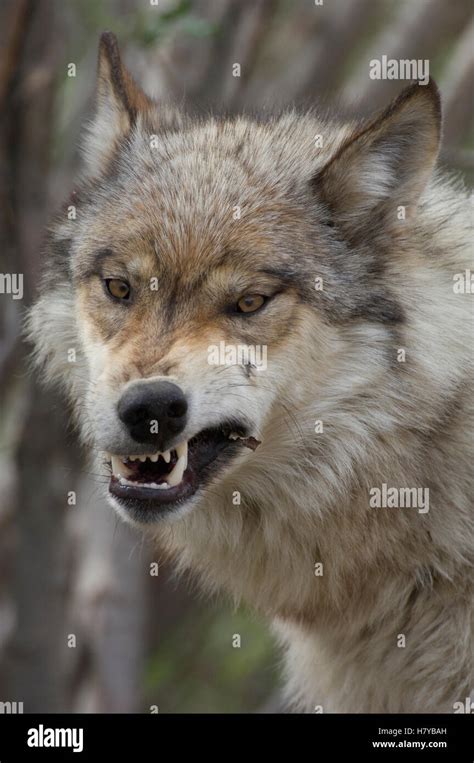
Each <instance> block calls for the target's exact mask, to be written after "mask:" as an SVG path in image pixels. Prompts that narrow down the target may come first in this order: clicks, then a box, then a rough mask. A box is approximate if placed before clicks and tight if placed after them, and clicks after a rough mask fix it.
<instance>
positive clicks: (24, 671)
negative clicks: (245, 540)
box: [0, 0, 71, 711]
mask: <svg viewBox="0 0 474 763" xmlns="http://www.w3.org/2000/svg"><path fill="white" fill-rule="evenodd" d="M2 21H3V23H2V28H3V35H4V40H3V46H2V58H1V64H0V71H1V76H0V98H1V115H2V116H1V133H0V156H1V177H0V193H1V198H2V221H1V222H2V230H1V236H2V251H3V256H4V264H2V267H3V268H4V269H5V272H9V273H18V274H20V273H21V274H23V276H24V298H23V302H22V306H24V305H25V304H27V303H28V301H29V299H30V296H31V292H32V290H33V287H34V282H35V278H36V273H37V268H38V252H39V249H40V242H41V238H42V235H43V227H44V224H45V221H46V218H47V214H48V205H47V187H46V178H47V176H48V159H49V141H50V136H51V133H52V130H51V127H52V116H53V98H54V72H55V62H56V55H57V44H56V40H57V30H56V27H55V15H54V3H52V2H48V0H40V2H32V1H31V0H20V2H6V3H5V2H4V3H3V4H2ZM12 302H13V300H11V297H9V296H7V295H2V306H3V313H4V315H6V317H7V320H6V323H5V325H6V329H7V332H6V334H5V335H4V336H2V351H3V355H2V360H3V363H4V368H3V369H2V371H3V374H2V378H1V393H2V408H3V410H4V417H2V423H3V426H4V427H5V428H4V430H3V432H2V434H3V435H4V438H3V443H4V452H3V474H8V475H9V483H10V484H9V488H10V489H9V490H8V491H7V493H6V494H3V495H2V498H3V499H4V501H5V503H4V505H3V507H2V516H3V517H4V520H5V527H4V530H5V535H4V541H3V542H4V543H7V544H8V546H9V557H8V559H9V564H8V571H5V572H6V574H8V575H9V577H10V584H11V586H10V595H11V597H12V598H11V600H10V601H9V607H8V612H9V615H10V628H9V631H8V635H7V636H6V638H5V640H4V642H3V644H2V646H3V650H2V652H1V654H0V675H1V677H2V683H1V694H2V698H3V699H7V700H13V701H15V700H16V701H22V702H23V703H24V709H25V711H40V710H46V711H55V710H56V711H57V710H60V709H61V707H62V702H63V686H62V681H61V678H62V676H61V672H60V671H59V670H58V648H59V646H60V644H59V641H60V639H61V627H60V624H61V618H62V602H63V601H64V594H65V571H66V570H65V562H64V550H65V548H64V542H63V516H64V511H65V508H66V505H67V503H66V495H67V492H66V491H67V490H68V489H71V488H70V487H69V485H70V478H69V476H68V475H67V474H66V472H65V470H64V466H65V460H64V453H65V448H64V443H65V432H64V427H63V421H64V416H63V415H62V414H61V413H58V412H56V411H55V410H54V404H53V398H52V397H51V396H50V395H49V394H48V395H46V394H44V393H43V392H40V391H39V389H38V388H37V385H36V383H35V382H34V381H33V379H31V378H29V377H28V375H27V371H26V368H27V364H28V362H29V356H28V355H29V353H28V349H27V348H25V347H24V346H23V345H22V344H21V341H20V319H21V316H20V311H19V310H18V309H17V305H18V304H19V303H18V302H16V304H14V305H13V310H14V311H15V314H14V315H12ZM7 372H8V375H7ZM45 432H47V437H46V438H45V436H44V433H45ZM69 452H70V450H69ZM5 539H6V540H5Z"/></svg>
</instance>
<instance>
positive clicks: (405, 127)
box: [311, 79, 441, 224]
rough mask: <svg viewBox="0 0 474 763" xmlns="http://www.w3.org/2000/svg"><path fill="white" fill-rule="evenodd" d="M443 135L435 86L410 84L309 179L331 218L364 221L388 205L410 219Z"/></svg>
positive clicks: (433, 163)
mask: <svg viewBox="0 0 474 763" xmlns="http://www.w3.org/2000/svg"><path fill="white" fill-rule="evenodd" d="M440 134H441V107H440V97H439V92H438V88H437V87H436V84H435V83H434V81H433V80H432V79H430V81H429V83H428V84H427V85H418V84H414V85H410V86H409V87H408V88H406V89H405V90H403V91H402V93H401V94H400V95H399V96H398V98H396V99H395V100H394V101H393V102H392V103H391V104H390V106H389V107H388V108H387V109H386V110H385V111H383V112H382V113H381V114H380V115H379V116H377V117H376V118H375V119H373V120H372V121H370V122H369V123H368V124H367V125H365V126H363V127H362V128H361V129H360V130H358V131H357V132H356V133H355V134H354V135H352V136H350V137H349V138H348V139H347V140H346V141H345V143H343V145H342V146H341V147H340V148H339V150H338V151H337V152H336V154H335V155H334V156H333V157H332V159H330V161H329V162H328V163H327V164H326V165H325V166H324V167H323V168H322V169H321V170H320V171H319V172H318V173H317V175H316V176H315V177H314V178H313V179H312V181H311V185H312V189H313V191H314V192H315V193H316V194H318V195H319V196H320V198H322V200H323V201H324V202H325V204H326V205H327V207H328V208H329V211H330V212H331V214H332V215H333V217H334V219H335V220H336V221H337V220H339V221H340V222H342V224H344V222H346V223H348V224H350V223H351V222H353V223H354V222H357V221H358V220H359V221H361V222H363V221H364V220H365V222H367V221H368V219H369V216H370V213H371V212H372V211H373V210H374V209H375V208H376V207H377V206H378V205H379V204H381V203H383V202H385V201H389V202H390V204H392V205H393V208H395V211H396V209H397V207H398V206H404V207H405V209H406V216H407V217H408V216H409V215H410V214H411V213H413V212H414V210H415V209H416V205H417V203H418V200H419V197H420V194H421V193H422V191H423V189H424V187H425V185H426V184H427V182H428V180H429V178H430V175H431V172H432V170H433V168H434V165H435V163H436V159H437V156H438V150H439V142H440Z"/></svg>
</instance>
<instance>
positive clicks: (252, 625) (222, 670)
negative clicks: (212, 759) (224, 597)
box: [145, 604, 277, 713]
mask: <svg viewBox="0 0 474 763" xmlns="http://www.w3.org/2000/svg"><path fill="white" fill-rule="evenodd" d="M203 606H204V605H202V604H201V605H200V606H199V608H195V609H193V611H192V612H191V613H189V614H188V615H187V616H186V619H185V620H183V621H180V623H179V630H178V632H173V633H171V634H169V635H167V637H166V639H165V640H164V641H163V644H162V645H161V646H160V648H159V649H158V650H157V651H156V652H155V654H154V655H152V657H151V659H150V662H149V665H148V669H147V675H146V679H145V693H146V696H147V702H148V704H150V705H151V704H156V705H158V706H159V708H160V712H163V713H167V712H180V713H186V712H202V713H212V712H227V713H238V712H243V713H246V712H254V711H255V710H258V709H259V707H260V706H261V705H262V704H263V703H264V702H265V700H266V699H267V698H268V696H269V695H270V694H271V693H272V690H273V689H274V688H275V685H276V678H277V659H276V654H275V650H274V647H273V644H272V641H271V638H270V636H269V634H268V629H267V628H265V627H264V626H263V625H262V624H261V623H260V622H258V621H257V620H256V619H255V617H253V616H250V615H249V614H248V613H247V612H245V611H244V610H242V609H239V610H237V611H235V612H234V611H228V610H222V611H218V612H216V611H215V610H209V609H204V608H203ZM235 635H239V636H240V643H241V645H240V647H235V646H233V639H234V637H235Z"/></svg>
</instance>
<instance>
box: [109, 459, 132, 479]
mask: <svg viewBox="0 0 474 763" xmlns="http://www.w3.org/2000/svg"><path fill="white" fill-rule="evenodd" d="M110 463H111V467H112V474H114V475H115V476H116V477H120V476H122V475H123V476H125V477H128V476H129V474H132V470H131V469H129V468H128V466H125V464H124V462H123V461H122V459H121V458H120V457H119V456H111V457H110Z"/></svg>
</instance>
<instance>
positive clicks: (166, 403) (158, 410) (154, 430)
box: [117, 381, 188, 450]
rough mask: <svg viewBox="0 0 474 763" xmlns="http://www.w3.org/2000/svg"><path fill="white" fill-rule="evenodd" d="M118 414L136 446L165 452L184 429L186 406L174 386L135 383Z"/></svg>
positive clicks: (160, 383) (126, 392)
mask: <svg viewBox="0 0 474 763" xmlns="http://www.w3.org/2000/svg"><path fill="white" fill-rule="evenodd" d="M117 410H118V415H119V418H120V420H121V421H123V423H124V424H125V425H126V427H127V429H128V431H129V432H130V434H131V436H132V437H133V439H134V440H136V442H139V443H149V444H151V445H154V446H155V447H156V449H157V450H165V446H166V443H167V442H169V441H170V440H171V439H172V438H173V437H176V435H178V434H179V433H180V432H182V431H183V429H184V427H185V426H186V413H187V410H188V403H187V401H186V398H185V396H184V393H183V391H182V390H181V389H180V388H179V387H178V386H177V385H176V384H172V383H171V382H167V381H159V382H138V383H137V384H133V385H132V386H130V387H129V388H128V389H127V390H126V391H125V392H124V393H123V395H122V397H121V398H120V400H119V402H118V406H117Z"/></svg>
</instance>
